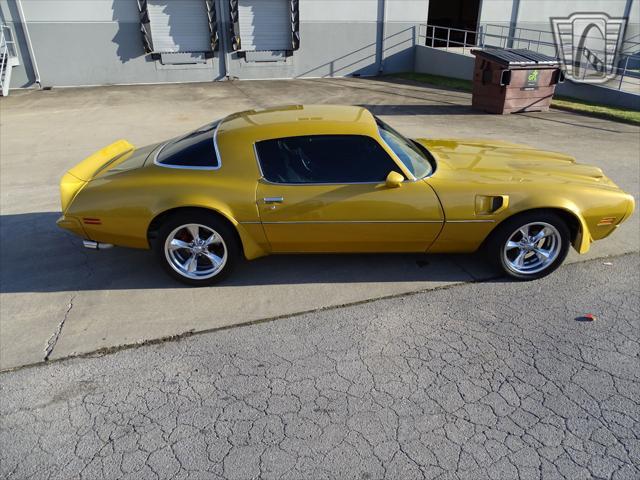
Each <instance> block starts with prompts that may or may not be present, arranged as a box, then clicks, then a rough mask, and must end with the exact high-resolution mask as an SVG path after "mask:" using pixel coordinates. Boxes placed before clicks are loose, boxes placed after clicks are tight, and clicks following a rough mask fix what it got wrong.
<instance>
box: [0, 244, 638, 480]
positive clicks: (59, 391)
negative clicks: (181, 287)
mask: <svg viewBox="0 0 640 480" xmlns="http://www.w3.org/2000/svg"><path fill="white" fill-rule="evenodd" d="M605 263H606V264H605ZM609 264H610V265H609ZM639 268H640V261H639V258H638V255H635V254H631V255H627V256H620V257H614V258H611V259H609V260H608V261H607V262H603V261H602V260H592V261H589V262H586V263H577V264H573V265H569V266H567V267H565V268H563V269H560V270H559V271H558V272H557V273H556V274H554V275H552V276H550V277H547V278H546V279H543V280H539V281H535V282H531V283H527V284H525V285H523V284H521V283H517V282H507V281H491V282H480V283H472V284H464V285H458V286H450V287H446V288H443V289H439V290H435V291H429V292H423V293H418V294H409V295H405V296H402V297H397V298H392V299H384V300H377V301H372V302H367V303H364V304H360V305H355V306H350V307H345V308H336V309H331V310H325V311H320V312H314V313H309V314H305V315H299V316H294V317H291V318H287V319H280V320H277V321H271V322H266V323H261V324H259V325H251V326H245V327H238V328H233V329H229V330H225V331H220V332H213V333H206V334H201V335H197V336H193V337H190V338H186V339H183V340H180V341H177V342H167V343H163V344H158V345H148V346H143V347H139V348H134V349H128V350H124V351H119V352H117V353H114V354H110V355H105V356H101V357H93V358H77V359H71V360H65V361H62V362H56V363H53V364H50V365H44V366H36V367H31V368H24V369H21V370H19V371H15V372H8V373H4V374H1V376H0V396H1V397H2V402H1V404H0V415H1V418H2V428H1V429H0V444H1V445H2V449H1V450H0V477H2V478H6V479H14V478H15V479H18V478H33V479H41V478H42V479H45V478H46V479H70V478H87V479H96V478H113V479H116V478H117V479H126V478H131V479H147V478H149V479H158V478H161V479H164V478H177V479H187V478H188V479H223V478H224V479H250V478H261V479H276V478H278V479H292V480H294V479H295V480H301V479H314V480H317V479H359V480H361V479H379V478H390V479H403V480H410V479H421V478H441V479H444V478H446V479H473V480H478V479H485V478H492V479H509V480H514V479H540V478H543V479H567V480H576V479H591V478H593V479H596V478H598V479H609V478H611V479H616V480H622V479H627V480H635V479H638V478H640V440H639V438H640V297H639V295H638V291H637V288H636V287H637V285H638V282H639V281H640V274H639ZM585 313H593V314H595V316H596V320H595V321H592V322H587V321H580V319H579V317H581V316H582V315H584V314H585Z"/></svg>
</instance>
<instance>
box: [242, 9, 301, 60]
mask: <svg viewBox="0 0 640 480" xmlns="http://www.w3.org/2000/svg"><path fill="white" fill-rule="evenodd" d="M289 8H290V2H289V0H240V2H239V3H238V17H239V23H240V42H241V44H242V50H245V51H261V50H291V14H290V11H289Z"/></svg>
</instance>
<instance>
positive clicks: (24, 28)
mask: <svg viewBox="0 0 640 480" xmlns="http://www.w3.org/2000/svg"><path fill="white" fill-rule="evenodd" d="M16 3H17V4H18V15H19V16H20V23H21V24H22V31H23V32H24V36H25V39H26V40H27V50H28V51H29V57H30V58H31V65H32V66H33V73H34V75H35V76H36V83H37V84H38V87H39V88H40V89H42V82H41V81H40V70H38V62H36V54H35V53H34V51H33V44H32V43H31V35H29V27H28V26H27V22H26V21H25V17H24V10H23V9H22V0H16Z"/></svg>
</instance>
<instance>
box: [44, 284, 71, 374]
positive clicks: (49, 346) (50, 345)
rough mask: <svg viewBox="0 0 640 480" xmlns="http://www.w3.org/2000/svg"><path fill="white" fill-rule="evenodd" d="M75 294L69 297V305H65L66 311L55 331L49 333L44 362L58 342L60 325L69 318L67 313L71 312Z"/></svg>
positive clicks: (60, 331) (60, 330)
mask: <svg viewBox="0 0 640 480" xmlns="http://www.w3.org/2000/svg"><path fill="white" fill-rule="evenodd" d="M76 296H77V294H74V295H72V296H71V298H70V299H69V305H67V311H66V312H64V316H63V317H62V320H60V322H59V323H58V326H57V327H56V329H55V331H54V332H53V333H52V334H51V336H50V337H49V340H47V343H46V345H45V347H44V361H45V362H46V361H48V360H49V357H50V356H51V354H52V353H53V349H54V348H56V344H57V343H58V339H59V338H60V334H61V333H62V327H64V324H65V322H66V321H67V318H69V313H70V312H71V309H72V308H73V300H74V299H75V298H76Z"/></svg>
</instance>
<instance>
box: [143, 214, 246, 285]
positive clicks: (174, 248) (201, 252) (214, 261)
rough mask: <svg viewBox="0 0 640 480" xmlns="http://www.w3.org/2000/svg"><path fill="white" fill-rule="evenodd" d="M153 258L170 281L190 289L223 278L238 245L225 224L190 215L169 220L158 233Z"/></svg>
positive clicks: (234, 256)
mask: <svg viewBox="0 0 640 480" xmlns="http://www.w3.org/2000/svg"><path fill="white" fill-rule="evenodd" d="M155 251H156V255H157V257H158V260H159V261H160V263H161V264H162V266H163V267H164V269H165V270H166V271H167V273H169V275H171V276H172V277H173V278H175V279H177V280H179V281H181V282H183V283H186V284H188V285H193V286H205V285H212V284H214V283H216V282H218V281H220V280H222V279H223V278H225V277H226V276H227V275H228V274H229V272H230V271H231V269H232V268H233V266H234V264H235V262H236V259H237V257H238V251H239V248H238V245H237V241H236V238H235V235H234V232H233V231H232V229H231V227H229V226H228V225H227V224H226V223H225V222H223V221H221V220H220V219H218V218H217V217H215V216H213V215H207V214H199V213H194V214H191V215H179V216H174V217H171V218H170V219H169V220H168V221H166V222H165V223H164V224H163V225H162V227H161V228H160V230H159V231H158V240H157V242H156V245H155Z"/></svg>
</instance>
